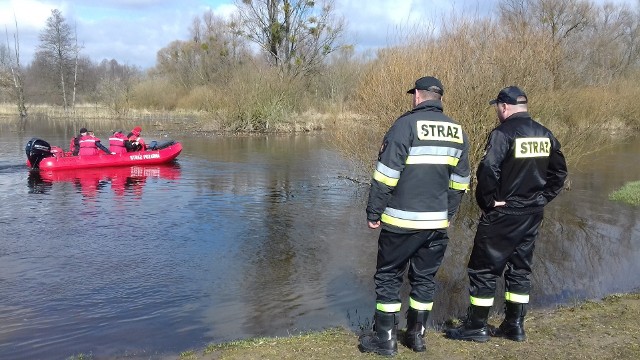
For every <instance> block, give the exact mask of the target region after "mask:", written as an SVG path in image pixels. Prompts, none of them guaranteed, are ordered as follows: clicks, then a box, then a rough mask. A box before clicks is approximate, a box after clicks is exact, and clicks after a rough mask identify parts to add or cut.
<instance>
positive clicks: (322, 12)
mask: <svg viewBox="0 0 640 360" xmlns="http://www.w3.org/2000/svg"><path fill="white" fill-rule="evenodd" d="M236 5H237V6H238V9H239V12H240V19H241V21H242V24H243V26H244V30H245V34H246V36H247V38H248V39H249V40H250V41H252V42H254V43H255V44H257V45H258V46H259V47H260V49H261V50H262V51H263V52H265V53H266V54H267V56H268V58H269V60H270V61H271V63H272V64H273V65H274V66H277V67H278V68H280V69H281V70H282V71H283V73H284V74H286V75H289V76H293V77H296V76H298V75H304V74H309V73H312V72H315V71H317V70H318V68H319V66H320V65H322V62H323V61H324V59H325V58H326V57H327V56H328V55H329V54H331V53H332V52H334V51H336V50H337V49H339V48H340V47H341V44H339V40H340V38H341V36H342V34H343V31H344V24H343V20H342V19H341V18H339V17H337V16H336V15H335V9H334V6H333V1H332V0H322V1H320V2H316V1H313V0H236Z"/></svg>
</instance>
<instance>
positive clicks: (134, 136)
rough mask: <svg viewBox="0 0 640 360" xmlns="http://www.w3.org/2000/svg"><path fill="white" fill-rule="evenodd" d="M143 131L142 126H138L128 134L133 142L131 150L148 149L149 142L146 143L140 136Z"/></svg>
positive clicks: (131, 142)
mask: <svg viewBox="0 0 640 360" xmlns="http://www.w3.org/2000/svg"><path fill="white" fill-rule="evenodd" d="M141 133H142V128H141V127H140V126H136V127H134V128H133V130H131V132H130V133H129V135H128V136H127V137H128V138H129V142H130V144H131V149H130V150H129V151H144V150H146V149H147V144H145V142H144V139H143V138H142V137H141V136H140V134H141Z"/></svg>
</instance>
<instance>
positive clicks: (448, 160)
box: [406, 155, 460, 166]
mask: <svg viewBox="0 0 640 360" xmlns="http://www.w3.org/2000/svg"><path fill="white" fill-rule="evenodd" d="M459 161H460V159H458V158H456V157H454V156H437V155H409V156H407V161H406V164H436V165H451V166H456V165H458V162H459Z"/></svg>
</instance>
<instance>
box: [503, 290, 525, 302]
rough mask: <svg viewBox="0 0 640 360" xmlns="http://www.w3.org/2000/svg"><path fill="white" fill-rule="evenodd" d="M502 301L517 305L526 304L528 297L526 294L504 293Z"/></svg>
mask: <svg viewBox="0 0 640 360" xmlns="http://www.w3.org/2000/svg"><path fill="white" fill-rule="evenodd" d="M504 299H505V300H507V301H511V302H514V303H518V304H528V303H529V295H527V294H514V293H512V292H505V293H504Z"/></svg>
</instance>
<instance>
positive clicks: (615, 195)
mask: <svg viewBox="0 0 640 360" xmlns="http://www.w3.org/2000/svg"><path fill="white" fill-rule="evenodd" d="M609 200H613V201H622V202H624V203H627V204H630V205H633V206H640V181H633V182H629V183H626V184H625V185H624V186H623V187H622V188H620V189H619V190H616V191H614V192H612V193H611V194H610V195H609Z"/></svg>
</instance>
